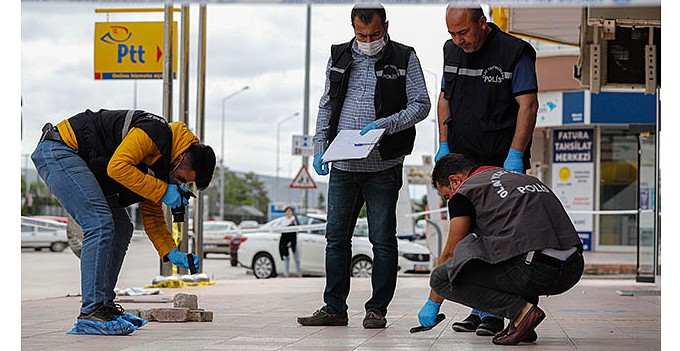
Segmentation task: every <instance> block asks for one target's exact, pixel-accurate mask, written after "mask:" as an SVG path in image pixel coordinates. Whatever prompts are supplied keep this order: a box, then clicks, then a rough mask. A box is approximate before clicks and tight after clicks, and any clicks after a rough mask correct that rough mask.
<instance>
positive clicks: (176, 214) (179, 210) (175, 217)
mask: <svg viewBox="0 0 680 351" xmlns="http://www.w3.org/2000/svg"><path fill="white" fill-rule="evenodd" d="M177 189H178V190H179V194H180V195H181V196H182V199H187V200H189V198H191V197H193V198H195V197H196V195H194V193H192V192H191V191H189V190H187V191H184V189H182V188H181V187H178V188H177ZM182 202H184V201H182ZM186 210H187V205H181V206H177V207H175V208H173V209H172V210H171V212H172V221H173V222H175V223H181V222H184V214H185V213H186Z"/></svg>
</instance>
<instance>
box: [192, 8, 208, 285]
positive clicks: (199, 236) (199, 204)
mask: <svg viewBox="0 0 680 351" xmlns="http://www.w3.org/2000/svg"><path fill="white" fill-rule="evenodd" d="M205 17H206V4H204V3H201V4H200V5H199V18H198V26H199V28H198V36H199V38H198V65H197V70H198V75H197V82H196V83H197V89H196V90H197V97H196V133H197V135H196V136H197V137H198V140H201V141H204V140H205V51H206V50H205V44H206V40H205V34H206V33H205V31H206V30H205V27H206V18H205ZM195 201H196V209H195V211H194V234H195V235H196V247H194V254H196V255H197V256H198V260H199V268H198V272H199V273H201V272H203V192H202V191H197V194H196V200H195Z"/></svg>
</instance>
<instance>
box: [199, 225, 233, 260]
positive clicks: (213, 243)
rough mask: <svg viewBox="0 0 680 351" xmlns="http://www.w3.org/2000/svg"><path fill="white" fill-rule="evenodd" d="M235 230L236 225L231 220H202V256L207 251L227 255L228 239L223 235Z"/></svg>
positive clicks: (205, 254) (206, 253)
mask: <svg viewBox="0 0 680 351" xmlns="http://www.w3.org/2000/svg"><path fill="white" fill-rule="evenodd" d="M236 230H238V226H237V225H236V223H234V222H232V221H204V222H203V257H204V258H205V257H206V256H207V255H208V254H209V253H211V254H213V253H215V254H224V255H229V254H230V253H229V240H228V239H226V238H225V237H226V236H227V235H229V234H230V233H232V232H234V231H236ZM192 234H193V232H192Z"/></svg>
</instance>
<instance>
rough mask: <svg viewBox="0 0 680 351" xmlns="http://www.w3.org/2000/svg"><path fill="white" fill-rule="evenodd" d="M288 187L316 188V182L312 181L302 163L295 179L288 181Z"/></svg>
mask: <svg viewBox="0 0 680 351" xmlns="http://www.w3.org/2000/svg"><path fill="white" fill-rule="evenodd" d="M290 187H291V188H297V189H316V183H314V180H313V179H312V177H311V176H310V175H309V171H308V170H307V166H306V165H302V168H300V171H299V172H298V174H297V175H296V176H295V179H293V182H292V183H290Z"/></svg>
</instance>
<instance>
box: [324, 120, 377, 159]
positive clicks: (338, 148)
mask: <svg viewBox="0 0 680 351" xmlns="http://www.w3.org/2000/svg"><path fill="white" fill-rule="evenodd" d="M359 132H361V131H360V130H358V129H345V130H341V131H339V132H338V134H337V135H336V136H335V139H333V142H332V143H331V145H330V146H329V147H328V149H327V150H326V152H325V153H324V154H323V156H322V158H321V160H322V162H323V163H328V162H333V161H343V160H361V159H364V158H366V157H368V155H369V154H370V153H371V151H373V149H374V148H375V147H376V146H377V145H378V144H379V142H380V139H381V138H382V136H383V135H384V134H385V129H384V128H380V129H371V130H369V131H368V132H367V133H366V134H364V135H361V134H359Z"/></svg>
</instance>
